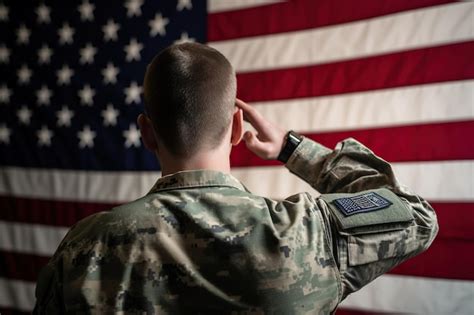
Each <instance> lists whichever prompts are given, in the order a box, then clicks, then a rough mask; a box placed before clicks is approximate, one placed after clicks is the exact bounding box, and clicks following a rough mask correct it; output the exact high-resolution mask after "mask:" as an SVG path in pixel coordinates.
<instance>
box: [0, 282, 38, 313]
mask: <svg viewBox="0 0 474 315" xmlns="http://www.w3.org/2000/svg"><path fill="white" fill-rule="evenodd" d="M34 304H35V284H34V283H31V282H25V281H20V280H10V279H5V278H0V307H4V308H12V309H15V310H19V311H25V312H28V311H32V310H33V307H34Z"/></svg>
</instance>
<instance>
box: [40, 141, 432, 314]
mask: <svg viewBox="0 0 474 315" xmlns="http://www.w3.org/2000/svg"><path fill="white" fill-rule="evenodd" d="M286 166H287V167H288V169H289V170H290V171H291V172H293V173H294V174H296V175H297V176H299V177H301V178H302V179H303V180H305V181H306V182H308V183H309V184H311V185H312V186H313V187H314V188H315V189H317V190H318V191H319V192H321V193H322V195H321V196H320V197H319V198H315V197H313V196H312V195H311V194H309V193H300V194H297V195H294V196H291V197H289V198H287V199H285V200H283V201H276V200H271V199H268V198H264V197H260V196H256V195H253V194H252V193H250V192H249V191H248V190H247V189H246V188H245V187H244V186H243V185H242V184H241V183H240V182H239V181H237V180H236V179H235V178H233V177H232V176H230V175H228V174H224V173H221V172H216V171H209V170H198V171H185V172H179V173H176V174H173V175H169V176H165V177H162V178H160V179H159V180H158V181H157V183H156V184H155V186H154V187H153V188H152V190H151V191H150V193H148V194H147V195H146V196H145V197H143V198H141V199H138V200H136V201H134V202H131V203H129V204H125V205H123V206H119V207H117V208H114V209H112V210H111V211H109V212H102V213H98V214H95V215H92V216H90V217H87V218H85V219H83V220H82V221H80V222H79V223H77V224H76V225H75V226H74V227H73V228H72V229H71V230H70V231H69V233H68V234H67V235H66V237H65V238H64V240H63V241H62V243H61V245H60V246H59V248H58V250H57V252H56V254H55V255H54V257H53V258H52V259H51V261H50V262H49V264H48V265H47V266H46V267H45V268H44V269H43V271H42V273H41V275H40V277H39V281H38V284H37V288H36V296H37V304H36V308H35V312H37V313H44V314H56V313H80V314H87V313H92V314H102V313H113V312H119V313H127V314H329V313H331V312H332V311H334V310H335V308H336V307H337V305H338V304H339V303H340V302H341V301H342V300H343V299H344V298H345V297H346V296H347V295H348V294H350V293H352V292H355V291H357V290H359V289H360V288H361V287H363V286H364V285H366V284H367V283H369V282H370V281H372V280H373V279H375V278H376V277H377V276H379V275H381V274H383V273H385V272H387V271H388V270H390V269H391V268H392V267H394V266H396V265H398V264H400V263H401V262H403V261H404V260H406V259H408V258H410V257H412V256H414V255H416V254H418V253H420V252H421V251H423V250H424V249H426V248H427V247H428V246H429V245H430V244H431V242H432V241H433V239H434V237H435V235H436V233H437V231H438V225H437V221H436V215H435V213H434V211H433V209H432V208H431V207H430V205H429V204H428V203H427V202H426V201H424V200H423V199H421V198H420V197H418V196H416V195H414V194H412V193H410V192H409V191H408V190H406V189H405V188H403V187H401V186H400V185H399V183H398V182H397V180H396V179H395V176H394V174H393V172H392V168H391V166H390V165H389V164H388V163H387V162H385V161H384V160H382V159H380V158H378V157H377V156H375V155H374V154H373V153H372V152H371V151H370V150H369V149H368V148H366V147H364V146H363V145H362V144H360V143H358V142H357V141H355V140H353V139H348V140H345V141H343V142H341V143H339V144H338V146H337V147H336V149H335V150H330V149H328V148H326V147H324V146H322V145H320V144H318V143H316V142H313V141H311V140H309V139H306V138H305V139H303V141H302V142H301V144H300V145H299V146H298V147H297V149H296V151H295V152H294V153H293V154H292V155H291V157H290V159H289V161H288V163H287V165H286ZM262 180H264V179H262ZM364 196H365V197H364ZM367 196H368V197H367ZM374 196H375V201H376V205H377V200H378V201H380V200H382V204H381V206H380V203H379V206H380V207H379V208H377V209H372V208H370V207H367V206H364V204H362V207H359V208H360V209H359V210H357V209H356V210H355V211H354V208H351V207H348V206H347V202H348V203H349V204H350V203H351V202H357V200H360V198H362V201H364V200H365V201H367V200H368V199H367V198H369V199H370V198H372V197H374ZM364 198H365V199H364ZM341 204H342V206H341ZM361 209H362V210H361ZM350 211H354V212H352V213H351V212H350Z"/></svg>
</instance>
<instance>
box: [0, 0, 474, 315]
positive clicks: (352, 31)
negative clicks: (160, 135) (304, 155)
mask: <svg viewBox="0 0 474 315" xmlns="http://www.w3.org/2000/svg"><path fill="white" fill-rule="evenodd" d="M44 7H47V8H48V9H49V13H45V12H46V11H47V10H45V9H44ZM91 7H92V10H91V9H90V8H91ZM5 12H6V13H5ZM111 21H112V23H111ZM66 25H67V26H69V27H70V28H72V29H73V35H70V34H69V35H68V32H67V30H68V27H66ZM114 25H118V29H117V30H116V31H115V32H114ZM25 29H26V31H25ZM0 30H1V31H0V71H1V72H0V73H1V74H0V163H1V165H2V167H1V169H0V312H1V313H2V314H8V313H19V312H28V311H30V310H31V309H32V306H33V304H34V282H35V280H36V277H37V275H38V271H39V270H40V268H41V266H43V265H44V264H45V263H46V262H47V261H48V259H49V257H50V256H51V255H52V254H53V253H54V250H55V249H56V247H57V245H58V243H59V242H60V240H61V239H62V237H63V236H64V234H65V233H66V231H67V229H68V227H70V226H71V225H72V224H74V222H76V221H77V220H79V219H80V218H83V217H84V216H86V215H89V214H91V213H94V212H97V211H101V210H107V209H109V208H110V207H111V206H113V205H116V204H119V203H123V202H127V201H130V200H133V199H135V198H137V197H139V196H141V195H143V194H145V193H146V192H147V189H149V188H150V187H151V186H152V184H153V182H154V181H155V180H156V179H157V178H158V177H159V165H158V164H157V163H156V162H155V161H154V160H153V157H152V156H151V154H149V153H147V152H146V151H145V150H144V148H143V146H142V145H141V143H140V142H139V138H138V137H137V135H138V134H137V130H136V126H135V119H136V116H137V115H138V113H139V112H141V111H142V110H143V104H142V90H141V82H142V76H143V72H144V70H145V68H146V64H147V63H148V62H149V61H150V59H151V58H152V56H153V55H154V54H155V53H156V52H157V51H158V50H159V49H161V48H163V47H165V46H167V45H169V44H171V43H173V42H174V41H176V40H186V39H191V40H197V41H200V42H208V43H209V44H210V45H211V46H213V47H215V48H217V49H219V50H220V51H221V52H222V53H224V54H225V55H226V56H227V57H228V58H229V60H230V61H231V62H232V64H233V65H234V66H235V68H236V71H237V76H238V96H239V97H240V98H241V99H243V100H245V101H248V102H249V103H251V104H252V105H254V106H256V107H257V108H258V109H259V110H260V111H261V112H262V113H263V114H264V115H265V116H266V117H268V118H269V119H271V120H272V121H274V122H277V123H279V124H280V125H281V126H282V127H284V128H287V129H293V130H295V131H298V132H301V133H303V134H305V135H306V136H308V137H311V138H313V139H315V140H316V141H319V142H320V143H322V144H325V145H327V146H329V147H333V146H334V145H335V144H336V142H338V141H340V140H342V139H344V138H346V137H354V138H356V139H358V140H359V141H361V142H363V143H364V144H366V145H367V146H368V147H370V148H371V149H372V150H373V151H375V152H376V153H377V154H378V155H379V156H382V157H383V158H385V159H386V160H388V161H389V162H391V163H392V164H393V165H394V168H395V173H396V174H397V175H398V177H399V180H400V181H401V182H402V183H403V184H405V185H406V186H408V187H410V188H411V189H412V190H414V191H416V192H418V193H419V194H420V195H422V196H423V197H425V198H426V199H428V200H429V201H430V202H431V203H432V205H433V206H434V208H435V209H436V210H437V214H438V217H439V224H440V232H439V235H438V237H437V239H436V240H435V242H434V243H433V245H432V247H431V248H430V249H429V250H428V251H427V252H425V253H423V254H422V255H420V256H418V257H416V258H414V259H412V260H410V261H408V262H406V263H404V264H402V265H401V266H399V267H397V268H395V269H394V270H392V271H391V272H390V273H389V274H387V275H384V276H382V277H380V278H379V279H377V280H375V281H374V282H373V283H371V284H369V285H368V286H367V287H366V288H364V289H362V290H361V291H360V292H357V293H355V294H353V295H352V296H350V297H349V298H348V299H347V300H346V301H345V302H344V303H343V304H342V306H341V309H340V310H339V311H338V312H337V314H378V313H391V314H393V313H397V314H399V313H415V314H472V313H473V310H474V302H473V300H474V282H473V281H474V271H473V270H472V268H471V266H472V263H473V262H474V259H473V254H472V253H473V250H474V246H473V244H474V242H473V240H474V232H473V231H474V229H473V228H474V215H473V214H472V211H474V209H473V199H474V187H473V186H474V183H473V178H474V176H473V175H474V167H473V166H474V163H473V159H474V144H473V140H472V135H473V134H474V120H473V117H474V89H473V87H474V81H473V79H474V63H473V61H472V60H473V58H472V56H473V55H474V41H473V39H474V4H473V3H472V2H455V1H440V0H411V1H408V0H399V1H379V0H364V1H350V0H333V1H329V0H318V1H312V0H294V1H286V2H285V1H268V0H260V1H256V0H255V1H248V0H247V1H245V0H233V1H230V0H229V1H219V0H211V1H208V3H206V2H205V1H198V0H193V1H186V0H180V1H151V0H146V1H143V0H126V1H120V2H117V3H114V5H113V6H110V4H109V5H108V6H107V5H106V4H105V3H101V2H99V1H94V0H88V1H87V0H84V1H83V0H80V1H70V2H67V3H66V2H61V1H47V0H45V1H6V0H4V1H3V2H1V1H0ZM26 33H29V35H28V36H27V35H26ZM114 34H115V36H114ZM48 51H49V53H48ZM137 51H138V52H137ZM48 54H49V55H50V56H49V58H48ZM22 69H23V70H22ZM25 69H27V70H30V72H31V73H30V76H28V71H27V70H25ZM67 69H69V70H71V71H70V72H72V74H71V73H69V74H70V76H69V79H68V73H67V72H68V71H67ZM114 69H115V70H116V71H115V72H117V73H115V75H114ZM114 117H115V118H114ZM231 162H232V166H233V168H232V173H233V174H234V175H235V176H236V177H238V178H239V179H241V180H242V181H243V182H244V183H245V185H246V186H247V187H248V188H249V189H250V190H252V191H254V192H255V193H257V194H261V195H265V196H269V197H274V198H284V197H286V196H288V195H290V194H292V193H296V192H301V191H308V190H311V188H310V187H309V186H308V185H306V184H305V183H303V182H302V181H300V180H299V179H297V178H296V177H294V176H292V175H290V174H289V173H288V171H287V170H286V169H285V168H284V167H283V166H282V165H280V164H279V163H277V162H268V161H263V160H260V159H258V158H257V157H255V156H254V155H252V154H251V153H250V152H249V151H248V150H247V149H246V148H245V146H243V145H240V146H238V147H237V148H236V149H235V150H234V152H233V153H232V156H231ZM315 194H317V192H315Z"/></svg>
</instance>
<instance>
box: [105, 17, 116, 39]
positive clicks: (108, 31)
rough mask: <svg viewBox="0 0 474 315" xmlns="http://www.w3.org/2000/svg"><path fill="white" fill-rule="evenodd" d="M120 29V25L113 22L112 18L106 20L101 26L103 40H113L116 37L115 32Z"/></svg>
mask: <svg viewBox="0 0 474 315" xmlns="http://www.w3.org/2000/svg"><path fill="white" fill-rule="evenodd" d="M119 29H120V25H119V24H118V23H115V22H114V20H108V21H107V24H105V25H104V26H102V32H104V40H105V41H109V40H111V41H115V40H117V39H118V35H117V32H118V30H119Z"/></svg>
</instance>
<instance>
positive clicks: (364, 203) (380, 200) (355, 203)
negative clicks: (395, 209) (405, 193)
mask: <svg viewBox="0 0 474 315" xmlns="http://www.w3.org/2000/svg"><path fill="white" fill-rule="evenodd" d="M333 203H334V204H335V205H336V207H337V208H338V209H339V210H341V212H342V213H343V214H344V215H345V216H350V215H353V214H356V213H360V212H371V211H376V210H379V209H383V208H387V207H389V206H391V205H392V203H391V202H390V201H388V200H387V199H385V198H384V197H382V196H380V195H379V194H377V193H375V192H369V193H366V194H363V195H357V196H351V197H344V198H338V199H335V200H334V201H333Z"/></svg>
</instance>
